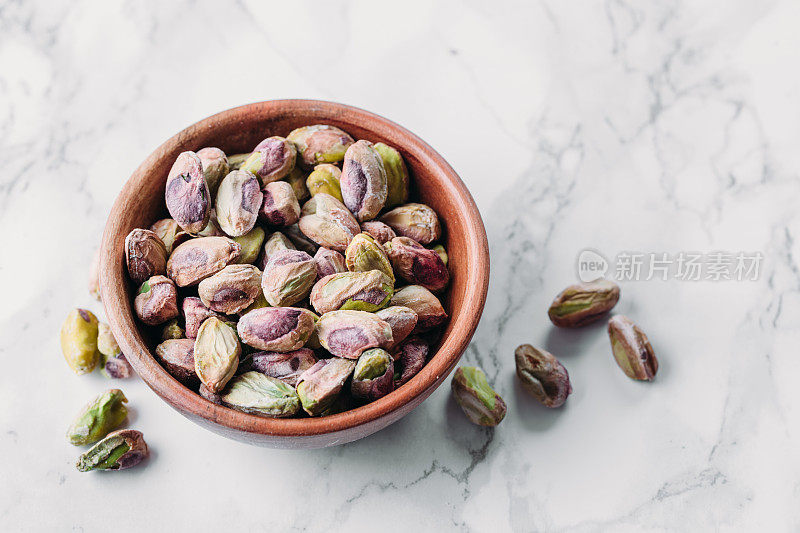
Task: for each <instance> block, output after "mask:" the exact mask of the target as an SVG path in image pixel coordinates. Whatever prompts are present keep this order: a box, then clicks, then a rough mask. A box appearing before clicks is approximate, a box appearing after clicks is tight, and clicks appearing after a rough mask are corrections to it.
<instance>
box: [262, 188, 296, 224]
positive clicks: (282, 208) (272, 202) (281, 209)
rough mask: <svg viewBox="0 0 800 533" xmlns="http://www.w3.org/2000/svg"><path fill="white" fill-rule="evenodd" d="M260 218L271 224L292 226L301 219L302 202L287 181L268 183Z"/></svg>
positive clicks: (264, 190)
mask: <svg viewBox="0 0 800 533" xmlns="http://www.w3.org/2000/svg"><path fill="white" fill-rule="evenodd" d="M262 192H263V194H264V201H263V202H262V204H261V209H260V210H259V212H258V218H259V219H260V220H261V221H262V222H265V223H267V224H269V225H271V226H290V225H292V224H294V223H296V222H297V221H298V220H300V204H299V203H298V201H297V196H295V194H294V190H292V186H291V185H289V184H288V183H287V182H285V181H275V182H272V183H267V184H266V185H265V186H264V189H263V190H262Z"/></svg>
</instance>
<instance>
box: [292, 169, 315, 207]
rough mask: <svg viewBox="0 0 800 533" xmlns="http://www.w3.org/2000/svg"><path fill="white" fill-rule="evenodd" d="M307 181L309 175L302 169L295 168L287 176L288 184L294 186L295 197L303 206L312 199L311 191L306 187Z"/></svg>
mask: <svg viewBox="0 0 800 533" xmlns="http://www.w3.org/2000/svg"><path fill="white" fill-rule="evenodd" d="M307 179H308V175H307V174H306V172H305V171H304V170H303V169H302V168H300V167H294V170H292V171H291V172H290V173H289V175H288V176H286V183H288V184H289V185H291V186H292V190H293V191H294V195H295V197H296V198H297V201H298V202H299V203H301V204H302V203H303V202H305V201H306V200H308V199H309V198H311V191H309V190H308V187H307V186H306V180H307Z"/></svg>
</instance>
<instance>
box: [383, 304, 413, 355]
mask: <svg viewBox="0 0 800 533" xmlns="http://www.w3.org/2000/svg"><path fill="white" fill-rule="evenodd" d="M375 315H376V316H377V317H378V318H380V319H381V320H383V321H385V322H386V323H387V324H389V327H391V328H392V338H393V339H394V342H393V343H392V345H391V346H390V348H392V347H394V346H397V345H398V344H400V343H401V342H403V339H405V338H406V337H408V336H409V335H410V334H411V332H412V331H414V328H415V327H416V326H417V313H416V312H415V311H414V310H413V309H411V308H408V307H403V306H402V305H394V306H392V307H387V308H386V309H381V310H380V311H377V312H376V313H375Z"/></svg>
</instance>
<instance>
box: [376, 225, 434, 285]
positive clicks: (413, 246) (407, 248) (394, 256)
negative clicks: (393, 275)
mask: <svg viewBox="0 0 800 533" xmlns="http://www.w3.org/2000/svg"><path fill="white" fill-rule="evenodd" d="M384 249H385V250H386V255H388V256H389V260H390V261H391V262H392V267H394V270H395V272H397V273H398V274H399V275H400V277H402V278H403V279H404V280H406V281H407V282H409V283H412V284H414V285H422V286H423V287H425V288H426V289H428V290H429V291H434V292H438V291H441V290H442V289H444V288H445V287H446V286H447V284H448V283H449V282H450V272H449V271H448V270H447V266H445V264H444V262H443V261H442V258H441V257H440V256H439V254H437V253H436V252H435V251H433V250H428V249H427V248H425V247H424V246H422V245H421V244H419V243H418V242H416V241H415V240H413V239H409V238H408V237H395V238H394V239H392V240H391V241H389V242H387V243H386V244H385V245H384Z"/></svg>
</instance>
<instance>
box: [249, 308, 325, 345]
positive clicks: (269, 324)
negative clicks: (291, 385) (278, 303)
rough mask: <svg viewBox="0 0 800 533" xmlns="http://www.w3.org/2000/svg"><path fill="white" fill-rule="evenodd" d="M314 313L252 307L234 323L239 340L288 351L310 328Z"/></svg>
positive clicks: (301, 341)
mask: <svg viewBox="0 0 800 533" xmlns="http://www.w3.org/2000/svg"><path fill="white" fill-rule="evenodd" d="M315 321H316V315H314V313H312V312H311V311H309V310H307V309H300V308H298V307H264V308H261V309H254V310H253V311H250V312H249V313H247V314H246V315H244V316H242V318H240V319H239V323H238V325H237V326H236V329H237V331H238V332H239V338H241V339H242V342H244V343H245V344H247V345H249V346H252V347H253V348H256V349H258V350H268V351H272V352H291V351H294V350H298V349H300V348H302V347H303V345H304V344H305V342H306V341H307V340H308V337H309V336H310V335H311V332H312V331H313V330H314V323H315Z"/></svg>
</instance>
